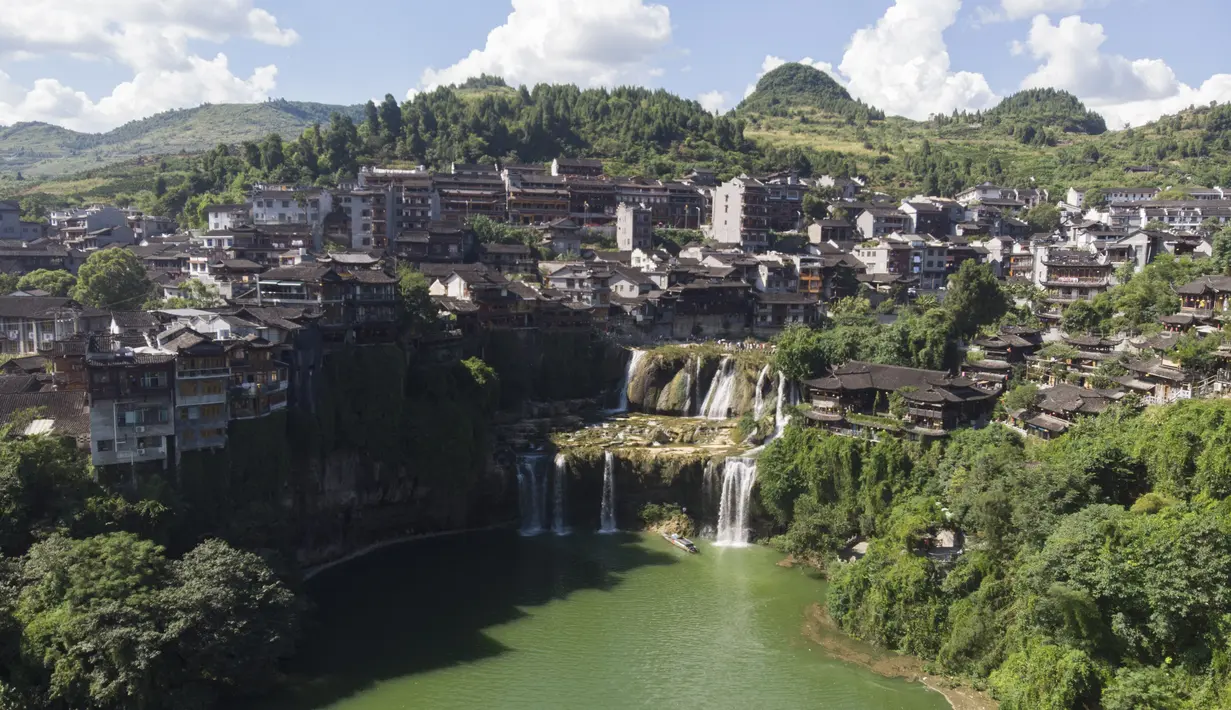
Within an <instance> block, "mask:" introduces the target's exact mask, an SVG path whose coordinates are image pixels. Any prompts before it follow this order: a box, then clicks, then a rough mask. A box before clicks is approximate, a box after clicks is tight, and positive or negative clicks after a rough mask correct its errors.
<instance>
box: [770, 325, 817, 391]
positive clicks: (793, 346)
mask: <svg viewBox="0 0 1231 710" xmlns="http://www.w3.org/2000/svg"><path fill="white" fill-rule="evenodd" d="M774 345H775V347H774V355H773V366H774V369H775V370H777V371H778V372H781V373H782V374H783V375H786V377H787V379H790V380H793V381H796V382H799V381H801V380H806V379H808V378H810V377H815V376H816V375H818V374H820V372H821V370H822V369H823V368H824V367H825V365H826V361H825V351H824V344H823V343H822V341H821V339H820V338H819V337H818V333H817V332H816V331H814V330H813V329H811V328H809V327H808V326H806V325H798V324H796V325H791V326H788V327H787V328H786V329H784V330H783V331H782V332H781V333H779V334H778V337H776V338H775V339H774Z"/></svg>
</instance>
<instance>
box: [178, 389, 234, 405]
mask: <svg viewBox="0 0 1231 710" xmlns="http://www.w3.org/2000/svg"><path fill="white" fill-rule="evenodd" d="M226 403H227V395H226V393H225V392H222V393H218V394H197V395H176V397H175V406H177V407H197V406H201V405H205V404H226Z"/></svg>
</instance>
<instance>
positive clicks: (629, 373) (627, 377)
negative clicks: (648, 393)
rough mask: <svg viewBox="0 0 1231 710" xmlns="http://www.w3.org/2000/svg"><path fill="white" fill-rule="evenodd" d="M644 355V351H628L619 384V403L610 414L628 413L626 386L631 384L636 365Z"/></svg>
mask: <svg viewBox="0 0 1231 710" xmlns="http://www.w3.org/2000/svg"><path fill="white" fill-rule="evenodd" d="M645 353H646V351H644V350H630V351H629V356H628V367H627V368H626V369H625V370H624V381H623V382H621V383H620V400H619V402H620V403H619V404H618V405H616V408H615V409H612V410H609V413H610V414H623V413H624V412H627V411H628V386H629V385H630V384H632V381H633V376H634V375H636V374H637V365H638V364H639V363H640V362H641V359H642V358H644V357H645Z"/></svg>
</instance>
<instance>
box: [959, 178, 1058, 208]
mask: <svg viewBox="0 0 1231 710" xmlns="http://www.w3.org/2000/svg"><path fill="white" fill-rule="evenodd" d="M953 199H954V200H956V201H957V202H958V203H960V204H961V205H963V206H970V205H972V204H974V203H976V202H978V203H982V204H993V203H997V202H999V201H1002V200H1009V201H1013V202H1017V203H1020V205H1021V206H1022V207H1035V206H1037V205H1039V204H1042V203H1044V202H1047V200H1048V193H1047V190H1042V189H1037V188H1016V187H1000V186H999V185H993V184H992V183H990V182H984V183H980V184H978V185H975V186H974V187H969V188H966V189H965V190H962V191H961V192H959V193H957V194H956V195H954V196H953Z"/></svg>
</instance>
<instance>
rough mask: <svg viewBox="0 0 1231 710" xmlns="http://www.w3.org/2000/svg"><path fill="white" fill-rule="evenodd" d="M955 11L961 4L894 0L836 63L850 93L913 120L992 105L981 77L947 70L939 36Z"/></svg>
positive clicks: (950, 23)
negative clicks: (838, 63) (895, 0)
mask: <svg viewBox="0 0 1231 710" xmlns="http://www.w3.org/2000/svg"><path fill="white" fill-rule="evenodd" d="M960 7H961V0H897V2H895V3H894V5H893V6H892V7H890V8H889V9H888V10H886V11H885V14H884V15H883V16H882V17H881V18H880V19H879V20H877V22H876V24H875V25H874V26H872V27H867V28H864V29H861V30H858V31H857V32H855V34H854V36H853V37H852V38H851V43H850V45H849V46H848V47H847V50H846V53H845V54H844V55H843V57H842V63H841V64H840V65H838V70H839V71H840V72H841V73H842V75H843V76H844V77H845V78H846V85H847V89H848V90H849V91H850V92H851V95H852V96H854V97H855V98H857V99H860V100H862V101H865V102H867V103H869V104H872V105H873V106H876V107H878V108H881V109H883V110H885V111H886V112H887V113H890V114H897V115H901V116H907V117H909V118H915V119H924V118H927V117H928V116H929V115H931V114H936V113H949V112H951V111H952V110H953V109H955V108H956V109H958V110H978V109H983V108H988V107H990V106H992V105H994V104H995V103H996V101H998V100H999V97H998V96H996V94H995V93H993V92H992V90H991V87H990V86H988V83H987V79H986V78H984V76H983V75H982V74H978V73H974V72H965V71H959V72H954V71H952V70H951V68H950V61H949V50H948V47H947V46H946V45H945V38H944V32H945V30H947V29H948V28H950V27H952V26H953V23H954V22H955V21H956V19H957V12H958V9H959V8H960Z"/></svg>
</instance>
